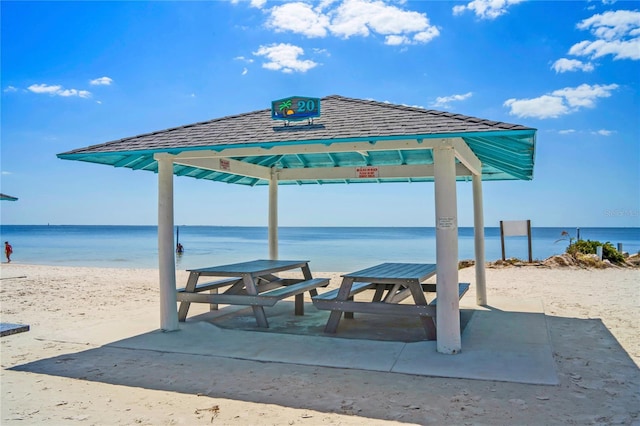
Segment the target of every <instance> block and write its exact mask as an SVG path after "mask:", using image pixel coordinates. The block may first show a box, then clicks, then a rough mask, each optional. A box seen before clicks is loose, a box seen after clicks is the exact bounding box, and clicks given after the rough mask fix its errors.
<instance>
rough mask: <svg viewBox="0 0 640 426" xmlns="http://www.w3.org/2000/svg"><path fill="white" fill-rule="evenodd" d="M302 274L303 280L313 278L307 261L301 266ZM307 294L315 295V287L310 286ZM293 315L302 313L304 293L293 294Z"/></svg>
mask: <svg viewBox="0 0 640 426" xmlns="http://www.w3.org/2000/svg"><path fill="white" fill-rule="evenodd" d="M302 276H304V279H305V281H307V280H311V279H313V276H312V275H311V269H309V264H308V263H305V264H304V265H303V266H302ZM309 294H310V295H311V296H312V297H313V296H317V295H318V291H317V290H316V289H315V288H312V289H311V290H309ZM295 315H304V293H300V294H296V295H295Z"/></svg>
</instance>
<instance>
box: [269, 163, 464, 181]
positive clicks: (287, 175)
mask: <svg viewBox="0 0 640 426" xmlns="http://www.w3.org/2000/svg"><path fill="white" fill-rule="evenodd" d="M376 168H377V169H378V176H377V178H379V179H385V178H410V177H433V164H424V165H404V166H377V167H376ZM358 169H359V167H317V168H295V169H282V170H280V171H279V176H278V179H279V180H281V181H293V180H336V179H344V180H355V179H358ZM456 174H457V175H458V176H471V174H472V173H471V172H470V171H469V169H467V168H466V167H465V166H464V164H462V163H457V164H456Z"/></svg>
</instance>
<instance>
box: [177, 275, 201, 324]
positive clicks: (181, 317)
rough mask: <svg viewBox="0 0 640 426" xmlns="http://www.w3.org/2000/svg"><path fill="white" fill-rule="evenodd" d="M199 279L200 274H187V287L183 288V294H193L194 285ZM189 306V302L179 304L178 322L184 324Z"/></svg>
mask: <svg viewBox="0 0 640 426" xmlns="http://www.w3.org/2000/svg"><path fill="white" fill-rule="evenodd" d="M198 278H200V273H198V272H195V271H192V272H191V273H190V274H189V279H188V280H187V285H186V286H185V288H184V291H185V293H193V292H195V290H196V284H197V283H198ZM189 306H191V302H180V308H179V309H178V321H180V322H184V321H185V320H186V319H187V312H189Z"/></svg>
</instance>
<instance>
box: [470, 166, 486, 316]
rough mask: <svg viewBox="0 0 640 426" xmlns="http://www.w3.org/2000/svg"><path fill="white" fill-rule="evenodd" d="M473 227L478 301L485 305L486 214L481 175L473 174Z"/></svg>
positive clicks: (479, 303)
mask: <svg viewBox="0 0 640 426" xmlns="http://www.w3.org/2000/svg"><path fill="white" fill-rule="evenodd" d="M473 227H474V239H475V253H476V303H477V304H478V305H481V306H484V305H486V304H487V279H486V271H485V257H484V214H483V207H482V176H481V175H473Z"/></svg>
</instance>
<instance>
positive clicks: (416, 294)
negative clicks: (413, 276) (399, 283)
mask: <svg viewBox="0 0 640 426" xmlns="http://www.w3.org/2000/svg"><path fill="white" fill-rule="evenodd" d="M408 287H409V289H410V290H411V294H412V295H413V300H414V302H415V303H416V305H426V304H427V299H426V298H425V297H424V293H423V292H422V286H421V285H420V283H419V282H415V283H410V284H409V285H408ZM420 321H421V322H422V327H424V330H425V331H426V332H427V340H436V326H435V322H434V319H433V318H432V317H426V316H422V315H420Z"/></svg>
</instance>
